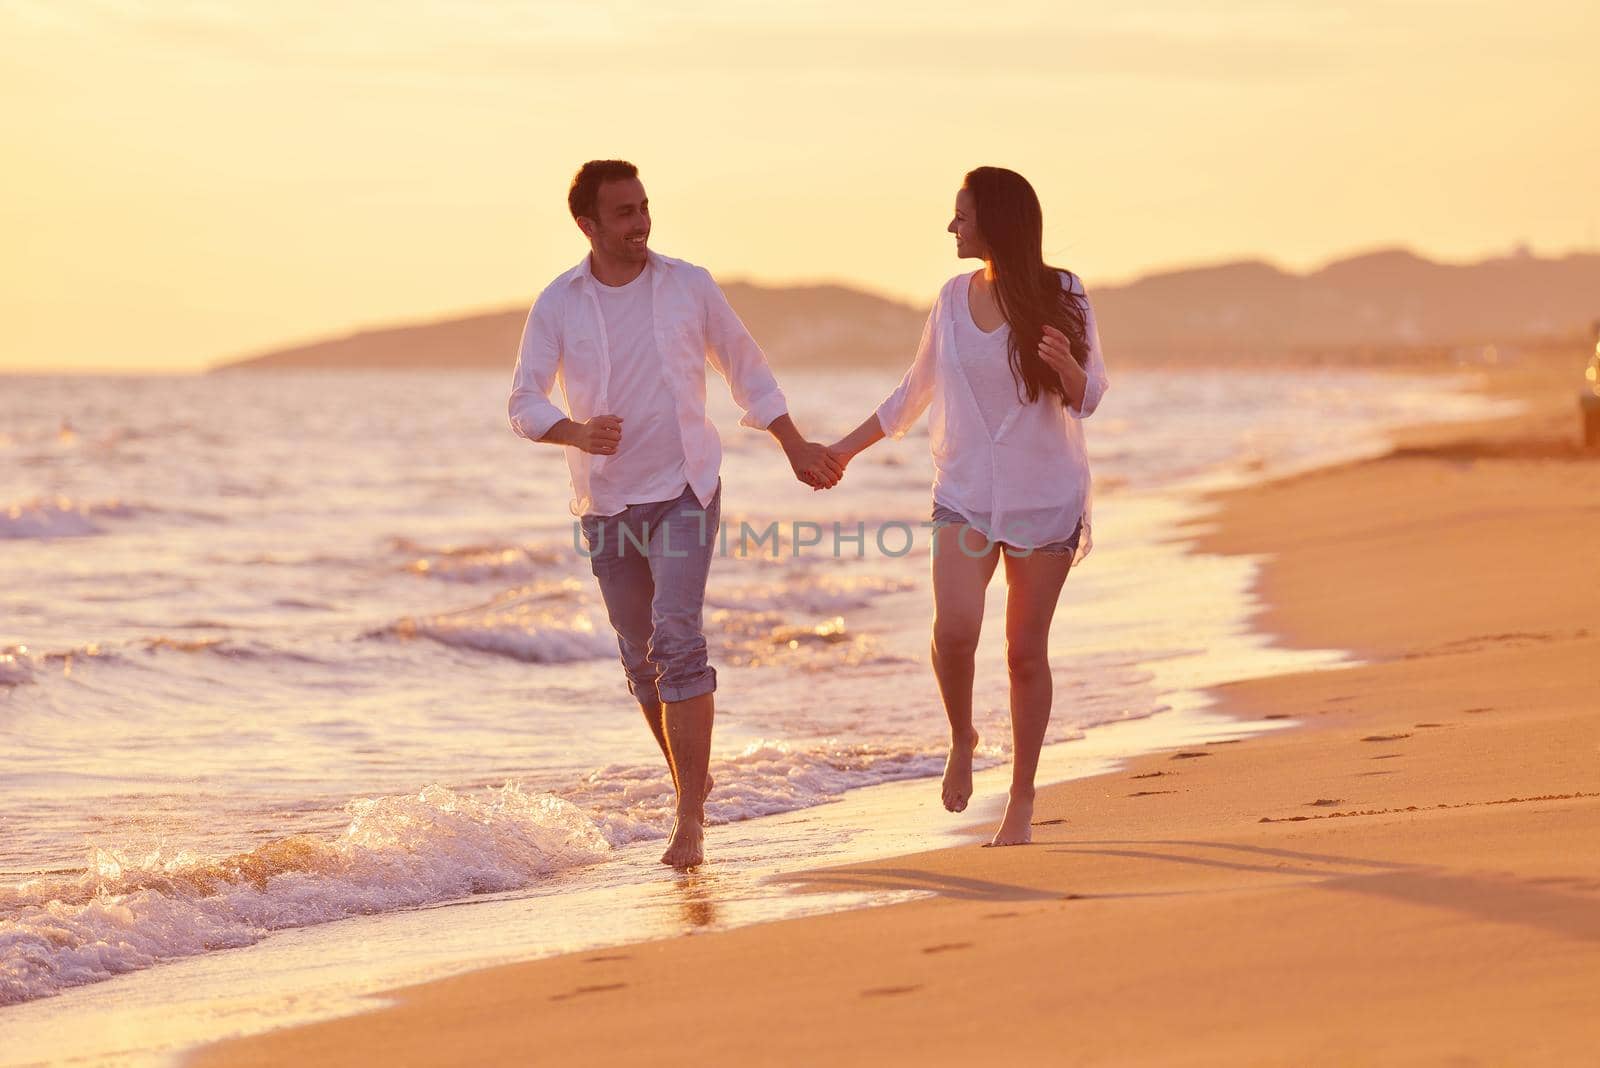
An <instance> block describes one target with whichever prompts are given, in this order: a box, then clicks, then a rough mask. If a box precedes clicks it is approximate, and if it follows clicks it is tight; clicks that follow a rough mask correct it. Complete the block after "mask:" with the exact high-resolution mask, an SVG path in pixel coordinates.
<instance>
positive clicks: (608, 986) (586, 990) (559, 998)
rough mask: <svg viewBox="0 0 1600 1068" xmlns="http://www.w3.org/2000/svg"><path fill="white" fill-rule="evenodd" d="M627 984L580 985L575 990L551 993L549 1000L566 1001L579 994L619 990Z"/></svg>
mask: <svg viewBox="0 0 1600 1068" xmlns="http://www.w3.org/2000/svg"><path fill="white" fill-rule="evenodd" d="M627 985H628V984H627V983H597V984H595V985H594V986H580V987H578V988H577V989H576V990H570V991H568V992H567V993H565V994H551V995H550V1000H551V1001H566V1000H567V999H568V998H575V997H577V996H578V995H580V994H603V993H605V992H606V991H608V990H621V989H623V988H624V987H626V986H627Z"/></svg>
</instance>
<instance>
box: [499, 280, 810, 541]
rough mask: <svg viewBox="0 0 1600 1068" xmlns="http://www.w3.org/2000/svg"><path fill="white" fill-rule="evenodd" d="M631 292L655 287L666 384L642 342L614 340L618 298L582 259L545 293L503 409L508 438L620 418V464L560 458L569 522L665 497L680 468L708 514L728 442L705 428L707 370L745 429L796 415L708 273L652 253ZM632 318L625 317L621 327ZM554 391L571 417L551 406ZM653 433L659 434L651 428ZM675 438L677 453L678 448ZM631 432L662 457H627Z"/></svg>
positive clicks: (572, 453)
mask: <svg viewBox="0 0 1600 1068" xmlns="http://www.w3.org/2000/svg"><path fill="white" fill-rule="evenodd" d="M635 282H636V283H642V285H643V286H644V287H648V288H647V289H641V290H640V294H641V295H643V294H645V293H648V296H649V307H650V316H649V323H648V330H647V340H649V341H652V342H653V344H654V349H655V351H654V354H653V356H654V359H655V364H656V368H657V372H658V374H659V379H656V378H655V377H654V376H652V375H648V374H646V373H645V371H646V368H644V367H641V366H640V363H639V360H640V359H641V358H643V359H649V358H650V356H651V354H650V353H648V352H646V351H645V350H644V349H643V347H642V345H641V343H640V341H639V340H638V338H637V335H636V334H635V335H631V336H632V337H633V340H631V341H625V340H624V339H623V338H622V337H613V336H612V330H611V323H612V318H613V317H614V316H608V314H607V312H606V303H607V298H609V297H615V296H617V295H618V294H617V293H615V292H610V293H607V292H604V291H605V290H606V288H607V287H605V286H604V285H602V283H600V282H599V281H598V280H597V279H596V278H595V277H594V273H593V271H592V269H591V268H590V264H589V257H587V256H585V257H584V258H583V261H582V262H581V263H579V264H578V265H577V266H576V267H574V268H572V269H571V270H570V271H567V272H566V273H565V274H563V275H561V276H560V277H559V278H557V279H556V280H555V281H554V282H552V283H550V285H549V286H547V287H546V288H545V290H544V292H543V293H541V294H540V295H539V299H538V300H537V301H535V302H534V305H533V308H532V310H530V311H529V313H528V320H527V323H526V325H525V326H524V327H523V331H522V344H521V347H520V349H519V351H518V354H517V367H516V371H515V372H514V374H513V376H512V388H511V400H510V403H509V405H508V410H509V414H510V418H511V427H512V429H513V430H515V431H516V432H517V433H518V434H520V435H522V436H523V437H525V438H528V439H529V440H531V441H538V440H539V439H540V438H542V437H544V435H545V434H546V433H548V432H549V430H550V428H551V427H552V426H554V425H555V424H556V423H557V422H558V421H560V420H561V419H564V418H570V419H572V420H574V421H575V422H580V423H581V422H584V421H585V420H588V419H591V418H593V417H594V416H597V415H620V416H622V417H623V423H622V446H621V447H620V448H619V449H618V451H617V453H616V454H614V455H612V456H595V455H591V454H590V453H586V452H584V451H583V450H582V449H576V448H568V449H565V450H564V451H565V452H566V454H567V468H568V471H569V473H570V474H571V476H572V493H573V499H572V503H571V505H570V508H571V510H572V513H573V514H574V515H615V514H616V513H618V512H620V511H622V510H623V508H625V507H626V506H627V505H628V504H630V503H637V502H638V501H639V499H640V498H638V497H637V496H636V494H637V493H638V492H660V490H659V488H658V487H659V486H660V485H663V484H665V483H666V482H670V481H671V480H672V478H673V477H674V476H673V472H674V470H676V469H680V465H681V472H682V475H683V478H684V479H685V480H686V481H687V482H688V484H689V486H690V488H691V489H693V490H694V493H695V496H696V497H697V498H699V500H700V502H701V504H705V505H709V504H710V503H711V497H712V495H713V494H714V493H715V492H716V488H717V478H718V473H719V472H720V470H721V466H722V442H721V439H720V438H719V437H718V436H717V429H716V427H715V426H714V425H713V424H712V423H711V421H710V420H709V419H707V418H706V373H705V368H706V363H707V362H709V363H710V364H711V365H712V366H713V367H714V368H716V370H717V371H718V373H720V374H721V375H722V376H723V377H724V378H725V379H727V382H728V387H729V389H730V391H731V392H732V394H733V399H734V401H735V403H737V404H738V405H739V407H740V408H742V409H743V410H744V416H743V417H742V418H741V419H740V420H739V422H740V424H741V425H743V426H748V427H754V428H757V429H763V428H765V427H767V426H769V425H771V423H772V421H773V420H774V419H777V418H778V417H779V416H781V415H784V414H786V413H787V412H788V410H789V409H788V403H787V402H786V401H785V399H784V396H783V391H782V390H781V389H779V388H778V383H777V380H776V379H775V378H774V377H773V375H772V370H771V368H769V367H768V366H767V360H766V357H765V356H764V355H763V354H762V352H761V348H760V346H758V345H757V344H756V343H755V340H754V339H753V338H751V336H750V332H749V331H748V330H746V329H745V327H744V324H743V323H742V322H740V321H739V317H738V316H737V315H736V314H734V311H733V308H732V307H730V306H729V305H728V299H727V297H725V296H724V295H723V293H722V290H721V288H720V287H719V286H718V285H717V283H716V282H715V281H714V280H713V279H712V277H711V275H710V273H709V272H708V271H706V270H705V268H703V267H697V266H695V265H694V264H691V263H687V262H685V261H683V260H677V259H673V258H671V257H670V256H662V255H660V254H659V253H656V252H651V253H650V254H649V261H648V263H647V264H646V266H645V270H644V271H643V273H642V274H641V275H640V277H639V278H638V279H635ZM631 284H632V283H630V285H631ZM620 288H622V289H627V288H628V287H620ZM616 311H624V309H622V308H618V309H614V313H615V312H616ZM626 318H627V315H626V313H625V311H624V315H623V318H622V319H618V322H619V324H621V323H622V322H623V319H626ZM623 328H624V329H625V330H626V329H628V328H627V327H626V326H624V327H623ZM558 383H559V385H560V387H561V393H562V397H563V398H564V400H565V402H566V411H562V409H561V408H560V407H558V406H557V405H556V404H555V403H554V402H553V401H552V400H551V397H550V395H551V391H552V390H553V389H554V387H555V386H556V385H557V384H558ZM652 383H656V384H654V385H652ZM641 391H643V392H644V393H645V394H653V396H651V395H645V396H641V395H640V394H641ZM640 405H643V407H639V406H640ZM625 409H632V410H633V413H634V414H632V415H630V414H629V413H628V411H627V410H625ZM636 420H637V421H636ZM652 423H653V427H654V429H653V430H652V428H651V426H650V425H647V424H652ZM674 429H675V431H676V434H677V449H673V448H671V442H672V432H673V430H674ZM635 430H637V431H638V433H639V434H640V436H641V437H649V436H650V435H652V434H658V435H660V436H659V437H655V438H654V439H653V440H655V441H656V443H657V444H658V445H661V446H663V447H660V448H653V447H649V446H648V445H647V446H646V447H644V448H641V449H639V450H637V451H636V452H629V449H630V446H631V445H632V444H634V442H632V441H630V435H631V434H632V433H633V432H634V431H635ZM678 485H679V486H681V485H682V482H681V481H680V482H678ZM641 487H642V488H641ZM667 488H668V489H669V490H670V489H671V488H672V487H670V486H668V487H667ZM655 499H662V498H659V497H657V498H655Z"/></svg>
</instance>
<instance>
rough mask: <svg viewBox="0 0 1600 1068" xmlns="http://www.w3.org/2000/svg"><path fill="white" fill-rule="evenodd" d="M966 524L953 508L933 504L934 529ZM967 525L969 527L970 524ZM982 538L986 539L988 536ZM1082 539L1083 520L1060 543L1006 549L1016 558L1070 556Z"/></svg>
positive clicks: (964, 518) (936, 503) (963, 517)
mask: <svg viewBox="0 0 1600 1068" xmlns="http://www.w3.org/2000/svg"><path fill="white" fill-rule="evenodd" d="M966 522H967V517H966V516H964V515H962V514H961V513H960V512H958V511H956V510H955V509H954V508H950V507H947V506H945V505H942V504H940V503H939V502H938V501H934V502H933V523H934V525H935V526H936V527H946V526H950V525H951V524H957V523H966ZM968 525H969V526H970V525H971V524H968ZM973 529H974V530H977V529H978V528H977V527H973ZM978 532H979V533H980V534H981V533H983V532H982V531H978ZM984 536H985V537H987V536H988V535H984ZM1082 537H1083V520H1081V519H1080V520H1078V525H1077V526H1076V527H1074V528H1073V531H1072V533H1071V534H1069V535H1067V536H1066V537H1065V538H1062V539H1061V540H1060V541H1053V542H1050V543H1049V544H1048V545H1036V546H1034V547H1033V548H1032V549H1016V548H1015V547H1014V546H1010V545H1007V546H1006V548H1007V549H1009V550H1013V551H1014V555H1017V556H1022V555H1025V554H1027V553H1049V554H1050V555H1052V556H1059V555H1062V554H1066V555H1068V556H1071V555H1073V554H1074V553H1076V552H1077V551H1078V539H1080V538H1082ZM1000 544H1002V545H1005V543H1004V542H1001V543H1000Z"/></svg>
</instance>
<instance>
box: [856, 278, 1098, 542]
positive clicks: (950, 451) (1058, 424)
mask: <svg viewBox="0 0 1600 1068" xmlns="http://www.w3.org/2000/svg"><path fill="white" fill-rule="evenodd" d="M1061 277H1062V284H1063V285H1064V286H1066V287H1069V291H1070V292H1072V293H1075V294H1077V295H1078V296H1079V297H1080V298H1082V299H1083V303H1084V306H1085V308H1086V311H1085V333H1086V335H1087V340H1088V343H1089V359H1088V361H1087V366H1086V367H1085V371H1086V372H1087V376H1088V378H1087V382H1086V383H1085V385H1084V391H1083V401H1082V403H1081V404H1080V405H1079V406H1078V407H1076V408H1069V407H1065V406H1063V405H1062V404H1061V402H1060V400H1059V399H1058V398H1057V397H1056V396H1055V395H1053V394H1046V395H1044V396H1042V397H1041V398H1040V399H1039V400H1037V401H1035V402H1033V403H1031V404H1030V403H1028V402H1027V401H1026V400H1024V399H1023V396H1022V395H1021V394H1019V392H1018V389H1017V384H1016V381H1015V379H1014V378H1013V376H1012V374H1011V368H1010V365H1009V362H1008V360H1007V358H1006V338H1007V334H1008V332H1009V328H1008V327H1004V326H1002V327H1001V328H1000V329H999V330H997V331H995V332H994V333H993V334H984V333H983V331H981V330H979V329H978V328H977V325H976V324H975V323H973V322H972V315H971V312H970V310H969V308H968V303H967V300H968V288H969V286H970V285H971V276H970V275H965V274H963V275H957V276H956V277H955V278H952V279H950V281H948V282H946V283H945V285H944V288H943V289H941V290H940V292H939V297H938V299H937V300H936V301H935V302H934V306H933V311H932V312H931V313H929V315H928V322H927V325H926V326H925V327H924V328H923V331H922V341H921V343H920V344H919V345H918V346H917V355H916V358H915V359H914V360H913V361H912V364H911V367H910V369H909V370H908V371H906V373H905V376H904V377H903V378H901V380H900V384H899V385H898V386H897V387H896V388H895V390H894V392H893V393H891V394H890V395H889V396H888V397H887V398H886V399H885V400H884V402H883V403H882V404H880V405H879V406H878V422H879V424H880V425H881V426H882V427H883V432H884V433H885V434H887V435H889V436H891V437H895V438H900V437H904V436H905V434H906V432H907V431H909V430H910V429H911V428H912V427H913V426H914V425H916V422H917V420H918V419H920V418H921V417H922V413H923V412H925V411H928V412H929V426H928V436H929V439H930V443H931V445H932V450H933V468H934V480H933V496H934V500H935V501H937V502H938V503H940V504H943V505H945V506H946V507H949V508H953V509H955V510H956V511H957V512H959V513H960V514H961V515H962V517H963V518H965V519H966V520H967V522H968V523H970V524H971V525H972V526H974V527H976V528H977V529H978V530H979V531H981V532H982V533H983V534H984V535H986V536H987V537H989V538H990V539H991V540H993V541H997V542H1004V543H1005V544H1007V545H1011V546H1015V547H1017V548H1023V549H1034V548H1038V547H1039V546H1041V545H1048V544H1050V543H1051V542H1056V541H1061V540H1063V539H1065V538H1068V537H1071V535H1072V532H1073V531H1074V530H1075V529H1077V527H1078V524H1079V522H1080V521H1081V522H1082V524H1083V533H1082V536H1081V537H1080V538H1079V541H1078V550H1077V553H1076V555H1075V557H1074V559H1075V560H1081V559H1083V558H1084V557H1085V556H1087V555H1088V553H1089V550H1090V548H1091V547H1092V544H1093V538H1092V536H1091V534H1090V511H1091V500H1090V498H1091V492H1090V477H1089V457H1088V453H1087V451H1086V449H1085V447H1084V438H1083V426H1082V420H1084V419H1086V418H1088V417H1089V416H1090V415H1091V414H1093V412H1094V410H1095V408H1096V407H1098V406H1099V404H1100V398H1101V397H1102V396H1104V394H1105V391H1106V388H1107V382H1106V372H1105V360H1104V357H1103V356H1102V354H1101V351H1100V335H1099V331H1098V329H1097V328H1096V324H1095V319H1094V310H1093V309H1092V308H1090V307H1088V298H1087V296H1086V295H1085V294H1084V290H1083V285H1082V283H1081V282H1080V281H1079V280H1078V278H1077V277H1076V276H1075V275H1072V274H1070V273H1068V272H1062V276H1061ZM996 352H998V357H997V356H996ZM930 409H931V411H930Z"/></svg>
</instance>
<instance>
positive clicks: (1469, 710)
mask: <svg viewBox="0 0 1600 1068" xmlns="http://www.w3.org/2000/svg"><path fill="white" fill-rule="evenodd" d="M1461 711H1462V713H1463V714H1464V715H1468V716H1476V715H1477V714H1478V713H1480V712H1493V711H1494V709H1492V708H1463V709H1462V710H1461Z"/></svg>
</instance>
